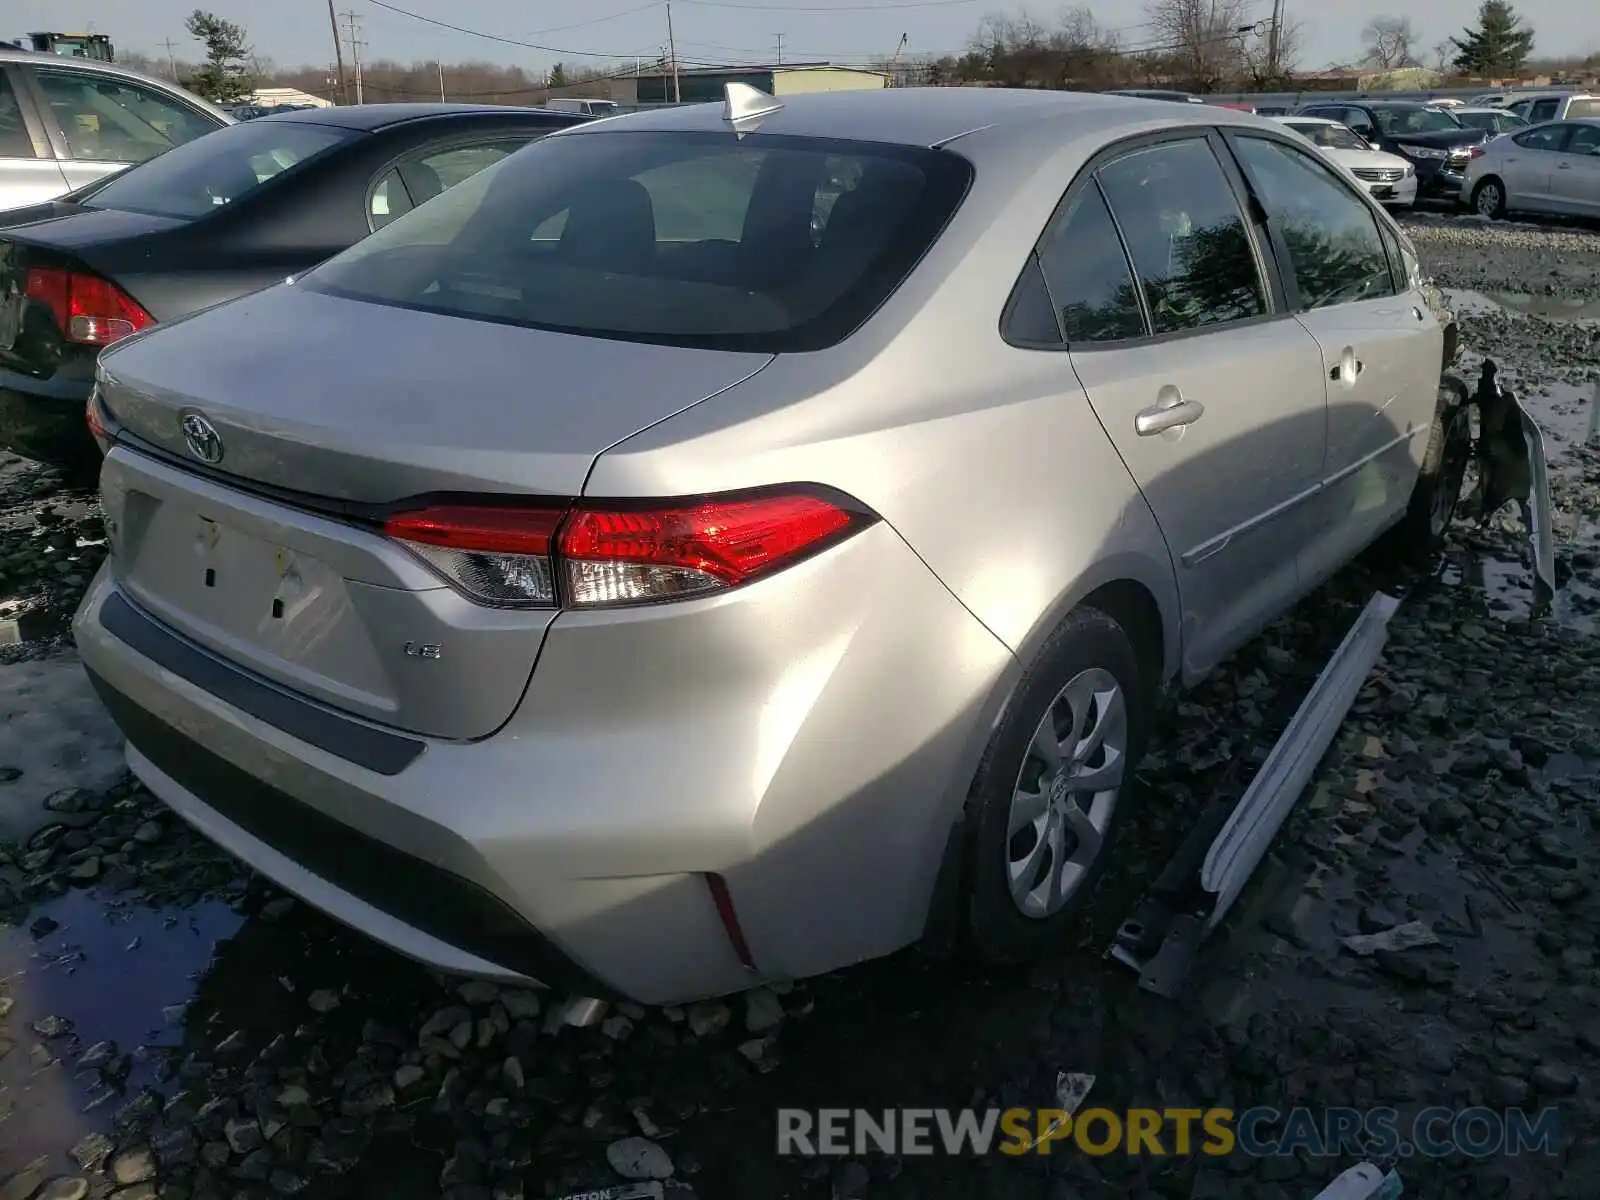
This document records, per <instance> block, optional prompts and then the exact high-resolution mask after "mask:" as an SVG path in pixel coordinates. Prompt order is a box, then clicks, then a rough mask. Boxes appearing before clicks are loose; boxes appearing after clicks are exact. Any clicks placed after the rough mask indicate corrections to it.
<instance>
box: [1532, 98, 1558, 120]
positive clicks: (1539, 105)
mask: <svg viewBox="0 0 1600 1200" xmlns="http://www.w3.org/2000/svg"><path fill="white" fill-rule="evenodd" d="M1560 107H1561V101H1559V100H1536V101H1535V102H1534V105H1533V112H1532V114H1531V115H1530V117H1529V119H1530V120H1533V121H1550V120H1553V119H1554V118H1555V115H1556V110H1557V109H1558V108H1560Z"/></svg>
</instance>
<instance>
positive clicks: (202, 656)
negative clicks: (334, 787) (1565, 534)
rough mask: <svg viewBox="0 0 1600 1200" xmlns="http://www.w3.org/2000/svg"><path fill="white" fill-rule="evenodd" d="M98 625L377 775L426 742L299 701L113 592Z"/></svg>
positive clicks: (397, 766) (229, 700) (402, 763)
mask: <svg viewBox="0 0 1600 1200" xmlns="http://www.w3.org/2000/svg"><path fill="white" fill-rule="evenodd" d="M100 626H101V628H102V629H104V630H105V631H106V632H107V633H109V634H110V635H111V636H112V637H114V638H116V639H117V640H118V641H120V642H122V643H124V644H125V645H127V646H128V647H129V648H131V649H133V650H135V651H137V652H138V653H140V654H142V655H144V657H146V658H148V659H149V660H150V661H151V662H153V663H155V664H156V665H157V666H160V667H164V668H165V669H166V670H168V671H171V672H172V673H173V674H174V675H177V676H179V677H180V678H182V679H186V680H188V681H189V682H190V683H192V684H194V685H195V687H197V688H202V689H204V690H205V691H207V692H209V693H210V694H211V695H213V696H215V697H216V698H217V699H218V700H221V701H222V702H223V703H225V704H231V705H232V706H233V707H234V708H237V709H238V710H239V711H241V712H246V713H249V714H250V715H251V716H252V717H255V718H256V719H257V720H258V721H265V722H266V723H267V724H268V725H271V726H272V727H273V728H274V729H281V730H282V731H283V732H284V733H287V734H288V735H289V736H290V737H294V738H299V739H300V740H301V741H302V742H306V743H308V744H310V745H312V746H315V747H316V748H317V749H318V750H325V751H327V752H328V753H329V754H333V755H337V756H338V757H339V758H342V759H344V760H345V761H346V762H352V763H355V765H356V766H358V767H365V768H366V769H367V770H369V771H372V772H374V773H376V774H378V775H398V774H400V772H401V771H404V770H405V769H406V768H407V767H409V766H410V765H411V764H412V763H413V762H415V761H416V760H417V758H418V756H419V755H421V753H422V752H423V750H425V749H426V748H427V747H426V745H425V744H424V743H423V742H419V741H417V740H416V739H415V738H408V737H401V736H400V735H399V734H397V733H387V732H385V731H384V730H382V729H375V728H373V727H372V726H371V725H364V724H362V723H361V722H359V721H353V720H351V719H350V718H348V717H341V716H339V715H338V714H337V713H332V712H329V711H328V710H327V709H325V708H322V707H320V706H318V705H315V704H312V703H311V702H310V701H307V700H301V699H300V698H298V697H297V696H293V695H291V694H290V693H288V692H285V691H282V690H281V689H279V688H277V687H274V686H273V685H272V684H270V683H266V682H264V681H262V680H259V679H257V678H255V677H254V676H252V675H247V674H245V673H244V672H243V671H240V670H239V669H237V668H236V667H231V666H229V665H228V664H227V663H225V662H223V661H222V660H221V659H219V658H216V657H215V656H213V655H211V654H208V653H207V652H206V651H204V650H202V649H201V648H200V647H199V646H196V645H195V644H194V643H193V642H190V641H188V640H187V639H185V638H183V637H180V636H179V635H178V634H176V633H173V632H171V631H170V630H168V629H167V628H165V627H164V626H163V625H161V624H160V623H159V622H158V621H156V620H155V618H153V617H151V616H149V615H147V614H145V613H142V612H140V611H139V610H138V609H137V608H135V607H134V606H133V605H132V604H131V603H130V602H129V601H128V600H127V598H126V597H124V596H122V595H121V594H120V593H117V592H113V593H112V594H111V595H110V596H108V597H107V598H106V601H105V603H104V604H103V605H101V607H100Z"/></svg>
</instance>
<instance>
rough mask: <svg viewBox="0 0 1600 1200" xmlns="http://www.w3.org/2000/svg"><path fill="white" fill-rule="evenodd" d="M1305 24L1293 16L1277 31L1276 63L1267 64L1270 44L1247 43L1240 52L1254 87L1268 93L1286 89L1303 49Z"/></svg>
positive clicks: (1262, 42)
mask: <svg viewBox="0 0 1600 1200" xmlns="http://www.w3.org/2000/svg"><path fill="white" fill-rule="evenodd" d="M1305 36H1306V31H1305V25H1304V24H1303V23H1302V22H1301V21H1300V20H1299V19H1298V18H1296V17H1289V18H1288V19H1286V20H1285V21H1284V22H1283V28H1282V29H1280V30H1279V31H1278V61H1277V62H1276V63H1273V62H1271V61H1270V58H1271V54H1272V46H1271V43H1270V42H1269V41H1268V40H1267V39H1265V38H1258V39H1256V40H1254V41H1252V42H1247V43H1246V47H1245V52H1244V58H1245V70H1246V71H1247V73H1248V74H1249V77H1250V85H1251V86H1252V87H1254V88H1257V89H1260V90H1263V91H1271V90H1274V89H1278V88H1284V87H1287V86H1288V84H1289V83H1290V81H1291V80H1292V79H1293V77H1294V73H1295V72H1296V71H1297V70H1299V68H1300V55H1301V52H1302V50H1303V48H1304V46H1305Z"/></svg>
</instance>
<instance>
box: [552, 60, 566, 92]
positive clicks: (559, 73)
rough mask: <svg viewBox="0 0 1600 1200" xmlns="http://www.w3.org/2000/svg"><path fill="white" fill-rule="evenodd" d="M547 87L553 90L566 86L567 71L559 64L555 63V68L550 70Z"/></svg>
mask: <svg viewBox="0 0 1600 1200" xmlns="http://www.w3.org/2000/svg"><path fill="white" fill-rule="evenodd" d="M549 86H550V87H553V88H558V87H566V86H567V69H566V68H565V67H563V66H562V65H561V64H560V63H557V64H556V65H555V66H553V67H551V68H550V83H549Z"/></svg>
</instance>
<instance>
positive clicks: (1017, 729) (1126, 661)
mask: <svg viewBox="0 0 1600 1200" xmlns="http://www.w3.org/2000/svg"><path fill="white" fill-rule="evenodd" d="M1092 669H1099V670H1101V671H1104V672H1107V673H1108V674H1109V675H1110V676H1111V677H1112V678H1113V679H1114V680H1115V681H1116V683H1117V685H1118V686H1119V687H1120V688H1121V691H1122V696H1123V702H1124V705H1125V710H1126V714H1127V725H1126V736H1125V738H1124V742H1125V750H1124V758H1123V775H1122V779H1123V782H1122V786H1121V789H1120V792H1119V794H1118V796H1117V800H1116V804H1115V807H1114V808H1113V809H1112V811H1111V814H1110V825H1109V828H1107V829H1106V830H1105V832H1104V835H1103V840H1102V842H1101V845H1100V850H1099V853H1098V855H1097V857H1096V858H1095V859H1094V861H1093V863H1092V864H1091V865H1089V866H1088V867H1086V868H1085V869H1084V871H1083V875H1082V877H1081V880H1080V882H1079V883H1078V885H1077V886H1076V887H1075V888H1074V890H1073V892H1072V894H1071V896H1070V897H1069V898H1068V900H1067V902H1066V903H1065V905H1064V906H1063V907H1062V908H1060V909H1059V910H1058V911H1056V912H1054V913H1052V914H1050V915H1048V916H1041V917H1031V916H1027V915H1025V914H1024V913H1023V912H1022V911H1021V910H1020V908H1019V907H1018V906H1017V903H1016V902H1015V901H1014V900H1013V899H1012V895H1011V887H1010V883H1009V881H1008V868H1007V865H1006V863H1007V851H1008V847H1009V846H1010V845H1012V844H1013V839H1012V836H1011V834H1010V833H1009V828H1008V826H1009V821H1010V816H1011V803H1012V796H1013V793H1014V792H1015V790H1016V787H1017V782H1018V778H1019V774H1020V772H1021V771H1022V769H1023V766H1024V763H1025V762H1026V761H1027V760H1028V757H1029V746H1030V744H1031V742H1032V739H1033V736H1034V733H1035V730H1036V729H1037V728H1038V727H1039V725H1040V723H1041V721H1042V719H1043V718H1044V716H1045V713H1046V712H1047V711H1048V710H1049V709H1050V707H1051V706H1052V704H1053V703H1054V702H1055V701H1056V699H1057V697H1058V696H1059V694H1060V692H1061V690H1062V689H1063V688H1064V687H1066V685H1067V684H1068V683H1069V682H1071V681H1072V680H1073V679H1075V678H1076V677H1077V676H1078V675H1080V674H1081V673H1082V672H1084V671H1088V670H1092ZM1142 678H1143V677H1142V673H1141V672H1140V669H1139V660H1138V656H1137V655H1136V653H1135V652H1134V648H1133V643H1132V641H1131V640H1130V639H1129V637H1128V635H1127V633H1126V632H1125V631H1124V630H1123V628H1122V626H1121V625H1119V624H1118V623H1117V622H1116V621H1115V620H1113V619H1112V618H1111V617H1110V616H1108V615H1107V614H1105V613H1104V612H1101V611H1100V610H1098V609H1094V608H1081V609H1078V610H1077V611H1075V612H1074V613H1072V614H1071V615H1070V616H1069V617H1067V619H1066V620H1065V621H1063V622H1062V623H1061V625H1060V626H1059V627H1057V629H1056V630H1055V632H1054V633H1053V634H1051V636H1050V639H1049V641H1047V642H1046V643H1045V645H1044V647H1043V648H1042V649H1041V650H1040V651H1039V654H1038V656H1037V657H1036V658H1035V659H1034V661H1033V663H1032V664H1031V665H1030V666H1029V667H1028V670H1027V673H1026V674H1025V675H1024V676H1023V678H1022V681H1021V683H1020V684H1019V685H1018V687H1017V691H1016V694H1015V695H1014V696H1013V697H1012V699H1011V702H1010V704H1009V705H1008V707H1007V709H1006V711H1005V714H1004V715H1003V716H1002V717H1001V719H1000V723H999V725H998V726H997V727H996V729H995V731H994V734H993V736H992V737H991V738H990V740H989V745H988V748H987V749H986V750H985V752H984V756H983V761H982V762H981V764H980V765H979V767H978V772H977V775H976V776H975V777H974V779H973V783H972V790H971V792H970V794H969V797H968V800H967V812H966V816H967V827H968V828H969V829H970V830H971V836H970V838H969V839H968V846H967V864H966V870H965V872H964V873H963V874H964V877H965V880H966V896H965V898H964V909H965V913H966V928H965V939H964V940H965V943H966V948H967V951H968V954H969V957H973V958H976V959H978V960H979V961H981V962H985V963H992V964H1001V965H1012V964H1016V963H1021V962H1024V961H1026V960H1027V959H1029V958H1031V957H1033V956H1034V955H1035V954H1037V953H1038V952H1039V951H1041V950H1042V949H1044V948H1046V947H1048V946H1050V945H1059V944H1061V942H1062V939H1063V935H1064V934H1065V933H1066V932H1067V931H1068V930H1069V929H1070V928H1071V927H1072V926H1073V924H1074V923H1075V921H1076V919H1077V917H1078V915H1079V913H1080V912H1081V910H1082V908H1083V906H1084V904H1085V902H1086V901H1087V900H1088V899H1089V897H1090V896H1091V895H1092V894H1093V892H1094V889H1095V886H1096V884H1097V883H1098V882H1099V879H1100V876H1101V875H1102V874H1103V873H1104V871H1105V867H1106V863H1107V861H1108V860H1109V858H1110V857H1111V855H1112V853H1113V850H1114V846H1115V841H1116V831H1117V828H1118V826H1119V825H1120V824H1121V823H1122V822H1123V821H1124V820H1125V819H1126V817H1127V814H1128V808H1129V804H1128V801H1129V798H1130V794H1131V792H1132V785H1133V772H1134V770H1135V768H1136V767H1137V766H1138V763H1139V760H1140V758H1141V756H1142V755H1143V753H1144V747H1145V738H1146V736H1147V731H1148V722H1149V718H1148V714H1147V712H1146V711H1145V705H1146V699H1145V696H1144V690H1143V687H1142Z"/></svg>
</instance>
